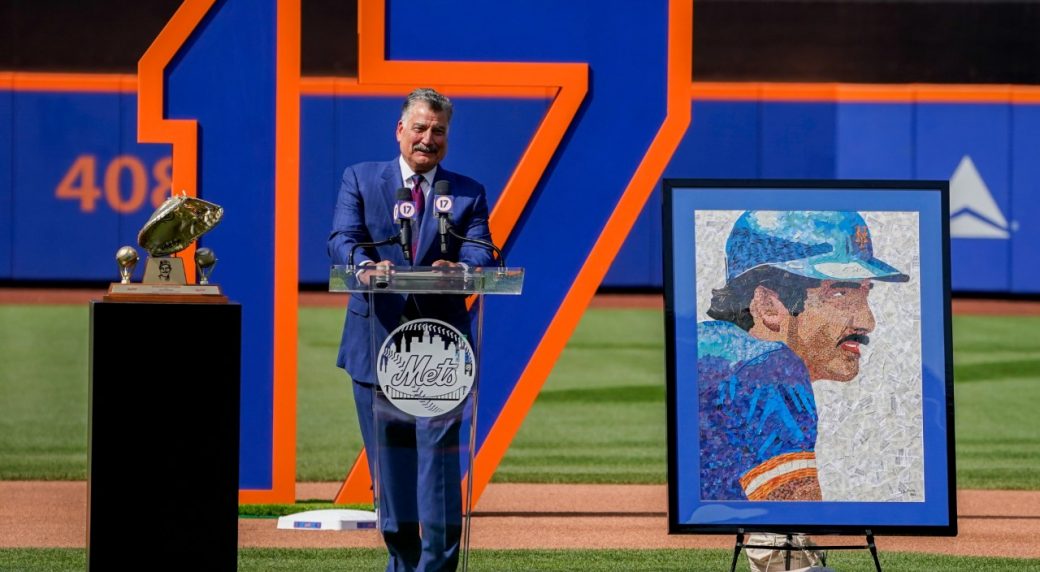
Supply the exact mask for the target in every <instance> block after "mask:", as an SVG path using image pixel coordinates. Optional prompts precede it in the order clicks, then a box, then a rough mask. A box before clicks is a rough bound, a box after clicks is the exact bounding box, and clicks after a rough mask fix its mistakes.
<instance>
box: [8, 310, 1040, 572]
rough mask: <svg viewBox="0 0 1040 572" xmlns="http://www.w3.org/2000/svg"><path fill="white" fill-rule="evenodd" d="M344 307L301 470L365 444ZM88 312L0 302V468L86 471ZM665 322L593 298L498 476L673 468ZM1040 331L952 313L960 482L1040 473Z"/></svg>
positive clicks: (322, 365)
mask: <svg viewBox="0 0 1040 572" xmlns="http://www.w3.org/2000/svg"><path fill="white" fill-rule="evenodd" d="M342 319H343V311H342V310H336V309H326V308H303V309H301V310H300V336H299V340H300V342H299V343H300V345H299V357H300V370H299V371H300V376H299V415H298V420H299V427H298V432H299V434H298V478H299V479H300V480H305V481H330V480H332V481H338V480H340V479H342V477H343V475H344V474H345V472H346V470H347V468H348V467H349V465H350V463H351V462H352V460H353V458H354V455H355V454H356V452H357V451H358V449H359V448H360V445H361V439H360V436H359V433H358V429H357V425H356V423H357V422H356V419H355V417H354V413H353V403H352V400H351V396H350V386H349V382H348V379H347V377H346V375H345V374H344V373H343V372H342V371H340V370H338V369H336V368H335V366H334V365H333V362H334V358H335V353H336V348H337V345H338V340H339V335H340V328H341V327H342ZM87 321H88V314H87V309H86V307H83V306H0V323H2V324H3V325H4V327H3V328H2V330H0V359H2V360H3V364H4V365H3V367H2V368H0V396H2V399H0V479H5V480H13V479H51V480H54V479H85V478H86V424H87V421H86V420H87V401H86V400H87V349H88V332H87V330H88V324H87ZM662 330H663V326H662V314H661V312H660V311H654V310H590V311H588V312H587V313H586V315H585V317H584V318H583V319H582V322H581V324H580V325H579V327H578V329H577V331H576V332H575V334H574V336H573V338H572V339H571V341H570V343H569V345H568V346H567V349H566V350H565V351H564V353H563V355H562V356H561V358H560V360H559V362H558V363H557V365H556V367H555V369H554V370H553V373H552V375H551V376H550V378H549V380H548V381H547V382H546V385H545V387H544V388H543V390H542V392H541V395H540V397H539V398H538V401H537V403H536V404H535V406H534V408H533V409H532V410H531V412H530V414H529V416H528V419H527V421H526V422H525V424H524V426H523V427H522V428H521V430H520V432H519V434H518V435H517V436H516V438H515V440H514V441H513V445H512V447H511V449H510V450H509V453H508V454H507V455H506V457H505V459H504V460H503V462H502V464H501V466H500V468H499V470H498V472H497V473H496V475H495V480H496V481H498V482H543V483H544V482H567V483H599V482H609V483H663V482H664V481H665V407H664V397H665V393H664V392H665V390H664V387H665V381H664V339H663V334H662ZM1037 331H1040V318H1032V317H974V316H971V317H969V316H960V317H956V318H955V319H954V357H955V364H956V379H957V385H956V412H957V413H956V414H957V417H956V429H957V475H958V484H959V486H960V487H961V488H981V489H1027V490H1038V489H1040V470H1038V469H1040V416H1037V415H1035V414H1034V413H1033V411H1032V404H1035V403H1040V336H1037V335H1036V334H1035V332H1037ZM186 375H187V373H186ZM251 508H252V507H251ZM271 510H273V511H274V512H271V514H280V513H281V512H285V510H287V509H286V507H273V509H271ZM264 514H267V513H264ZM882 548H883V546H882ZM729 558H730V553H729V552H728V551H719V550H696V551H690V550H653V551H644V550H582V551H550V550H526V551H486V550H480V551H475V552H474V554H473V556H472V560H471V568H472V569H473V570H478V571H479V570H495V571H509V570H590V571H596V570H604V571H610V572H614V571H616V570H633V571H636V570H720V569H726V568H727V567H728V564H729ZM85 559H86V556H85V551H83V550H64V549H0V570H4V571H8V570H10V571H48V572H50V571H64V570H82V569H83V568H84V566H85ZM1024 563H1025V561H1023V560H1015V559H1000V558H961V557H952V556H934V555H925V554H900V553H887V552H884V550H882V564H883V566H884V567H885V569H887V570H902V571H910V572H916V571H925V570H928V571H931V570H978V571H1005V570H1021V569H1022V567H1023V564H1024ZM384 564H385V553H384V551H382V550H378V549H371V550H302V549H301V550H273V549H272V550H258V549H243V550H240V551H239V570H242V571H250V570H264V571H277V570H315V571H321V570H355V569H358V570H376V569H380V568H381V567H382V566H383V565H384ZM830 564H831V565H832V566H835V567H837V568H838V569H840V570H852V571H858V570H863V571H866V570H873V564H872V562H871V560H870V558H869V556H868V555H867V554H866V553H865V552H845V553H835V554H833V555H832V558H831V561H830Z"/></svg>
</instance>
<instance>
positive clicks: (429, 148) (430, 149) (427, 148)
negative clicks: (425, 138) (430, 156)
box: [412, 143, 440, 153]
mask: <svg viewBox="0 0 1040 572" xmlns="http://www.w3.org/2000/svg"><path fill="white" fill-rule="evenodd" d="M412 151H421V152H423V153H436V152H437V151H440V147H438V146H437V145H426V144H425V143H416V144H415V145H412Z"/></svg>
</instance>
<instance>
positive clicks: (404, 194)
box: [397, 187, 412, 201]
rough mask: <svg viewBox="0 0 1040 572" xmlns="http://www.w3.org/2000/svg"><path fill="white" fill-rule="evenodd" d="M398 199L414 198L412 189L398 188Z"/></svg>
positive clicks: (407, 199)
mask: <svg viewBox="0 0 1040 572" xmlns="http://www.w3.org/2000/svg"><path fill="white" fill-rule="evenodd" d="M397 200H399V201H410V200H412V190H411V189H409V188H408V187H401V188H400V189H397Z"/></svg>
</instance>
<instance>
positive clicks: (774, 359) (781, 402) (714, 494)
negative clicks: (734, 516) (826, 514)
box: [697, 321, 816, 500]
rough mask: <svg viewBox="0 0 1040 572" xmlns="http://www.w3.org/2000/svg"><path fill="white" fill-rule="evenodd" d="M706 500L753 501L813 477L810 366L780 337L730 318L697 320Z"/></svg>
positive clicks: (813, 410)
mask: <svg viewBox="0 0 1040 572" xmlns="http://www.w3.org/2000/svg"><path fill="white" fill-rule="evenodd" d="M697 379H698V388H697V389H698V399H699V400H700V403H699V406H700V420H699V422H700V445H701V447H700V449H701V464H700V470H701V500H746V499H750V500H756V499H764V498H767V496H768V494H769V493H770V492H771V491H772V490H774V489H776V488H777V487H778V486H780V485H782V484H783V483H785V482H787V481H789V480H790V479H791V478H795V477H800V476H807V475H811V476H815V475H816V460H815V453H814V449H815V447H816V401H815V399H813V391H812V383H811V382H810V381H809V371H808V370H807V369H806V367H805V364H804V363H803V362H802V360H801V358H799V357H798V356H797V355H796V354H795V353H794V352H793V351H791V350H790V348H788V347H787V346H786V345H785V344H783V343H780V342H767V341H762V340H759V339H757V338H754V337H752V336H751V335H750V334H748V333H747V332H746V331H744V330H742V329H741V328H739V327H738V326H736V325H734V324H732V323H730V322H722V321H716V322H702V323H700V324H698V325H697Z"/></svg>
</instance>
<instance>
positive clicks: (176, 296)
mask: <svg viewBox="0 0 1040 572" xmlns="http://www.w3.org/2000/svg"><path fill="white" fill-rule="evenodd" d="M102 299H103V300H104V301H105V302H138V303H142V302H143V303H153V304H154V303H159V304H227V303H228V298H227V296H225V295H224V294H223V293H222V292H221V291H220V286H218V285H216V284H111V285H109V287H108V294H105V296H104V297H103V298H102Z"/></svg>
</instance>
